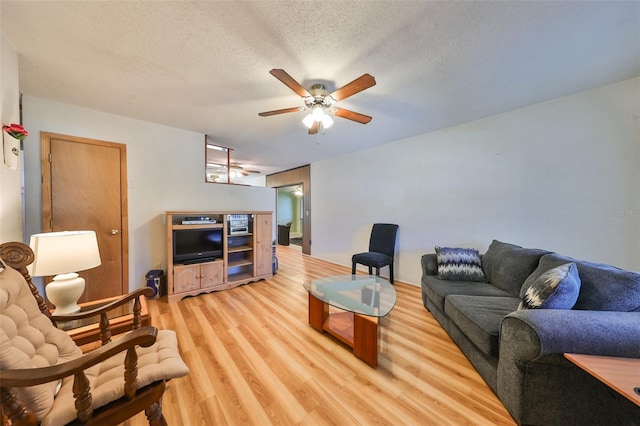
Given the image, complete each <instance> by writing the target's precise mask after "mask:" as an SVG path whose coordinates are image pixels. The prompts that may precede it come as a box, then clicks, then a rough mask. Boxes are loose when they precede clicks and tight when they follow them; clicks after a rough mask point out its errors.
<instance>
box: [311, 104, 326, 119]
mask: <svg viewBox="0 0 640 426" xmlns="http://www.w3.org/2000/svg"><path fill="white" fill-rule="evenodd" d="M311 114H312V115H313V119H314V120H315V121H318V122H319V121H321V120H322V117H323V116H324V111H323V110H322V107H319V106H315V107H313V110H312V111H311Z"/></svg>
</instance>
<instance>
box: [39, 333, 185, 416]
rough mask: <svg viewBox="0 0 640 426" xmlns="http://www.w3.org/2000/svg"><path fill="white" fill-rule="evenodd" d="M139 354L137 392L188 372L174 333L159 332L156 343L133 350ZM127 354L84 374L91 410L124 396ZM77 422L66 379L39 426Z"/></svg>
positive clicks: (71, 392) (69, 386)
mask: <svg viewBox="0 0 640 426" xmlns="http://www.w3.org/2000/svg"><path fill="white" fill-rule="evenodd" d="M136 353H137V354H138V388H142V387H144V386H146V385H148V384H150V383H153V382H155V381H158V380H168V379H173V378H178V377H182V376H185V375H186V374H187V373H188V372H189V368H188V367H187V365H186V364H185V363H184V361H182V358H181V357H180V353H179V352H178V339H177V337H176V333H175V331H173V330H159V331H158V339H157V340H156V343H155V344H153V345H152V346H149V347H148V348H141V347H138V348H136ZM125 355H126V352H122V353H120V354H118V355H117V356H114V357H112V358H109V359H108V360H106V361H104V362H102V363H100V364H98V365H96V366H94V367H91V368H89V369H87V370H85V374H86V375H87V378H88V379H89V383H90V386H91V396H92V397H93V405H94V407H102V406H103V405H106V404H108V403H109V402H111V401H115V400H116V399H118V398H120V397H122V396H124V357H125ZM75 418H76V410H75V406H74V399H73V380H72V379H71V380H68V379H65V380H64V382H63V384H62V388H61V389H60V392H59V393H58V395H57V396H56V398H55V401H54V403H53V408H52V409H51V411H50V412H49V414H48V415H47V416H46V417H45V418H44V419H43V420H42V425H43V426H44V425H61V424H67V423H69V422H70V421H72V420H74V419H75Z"/></svg>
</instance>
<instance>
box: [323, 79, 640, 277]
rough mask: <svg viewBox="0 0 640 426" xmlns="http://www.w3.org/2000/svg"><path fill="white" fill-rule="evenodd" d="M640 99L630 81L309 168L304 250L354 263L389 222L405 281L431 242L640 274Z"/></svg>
mask: <svg viewBox="0 0 640 426" xmlns="http://www.w3.org/2000/svg"><path fill="white" fill-rule="evenodd" d="M639 94H640V78H635V79H632V80H628V81H623V82H620V83H617V84H613V85H610V86H606V87H602V88H598V89H594V90H590V91H586V92H582V93H578V94H575V95H572V96H568V97H564V98H559V99H556V100H552V101H549V102H545V103H541V104H537V105H532V106H529V107H526V108H522V109H519V110H516V111H512V112H508V113H504V114H500V115H496V116H492V117H488V118H485V119H482V120H478V121H474V122H471V123H467V124H464V125H460V126H456V127H452V128H448V129H444V130H441V131H437V132H433V133H429V134H424V135H420V136H417V137H413V138H409V139H406V140H401V141H397V142H393V143H390V144H386V145H383V146H379V147H376V148H372V149H370V150H366V151H359V152H356V153H353V154H349V155H345V156H342V157H339V158H334V159H329V160H325V161H321V162H317V163H313V164H312V165H311V179H312V182H313V194H312V197H313V198H312V204H313V206H314V211H313V219H312V235H313V245H312V253H313V255H314V256H317V257H320V258H324V259H327V260H331V261H333V262H336V263H339V264H344V265H350V262H351V255H352V254H353V253H357V252H360V251H366V249H367V247H368V239H369V233H370V229H371V224H372V223H374V222H391V223H397V224H399V225H400V229H399V234H398V246H399V254H398V255H397V261H396V277H397V278H398V279H399V280H401V281H406V282H409V283H412V284H419V282H420V278H421V268H420V257H421V256H422V255H423V254H424V253H428V252H433V247H434V246H435V245H448V246H457V247H460V246H463V247H476V248H478V249H480V250H481V252H483V251H485V250H486V248H487V247H488V245H489V244H490V243H491V241H492V239H494V238H495V239H499V240H501V241H506V242H511V243H515V244H519V245H522V246H525V247H538V248H544V249H547V250H552V251H557V252H559V253H561V254H565V255H567V256H571V257H574V258H578V259H584V260H591V261H595V262H603V263H609V264H613V265H615V266H618V267H622V268H628V269H632V270H640V122H639V121H640V120H639V118H638V117H639V116H640V96H639ZM345 171H348V174H346V173H345ZM336 187H340V188H342V191H335V188H336ZM397 253H398V252H397ZM386 273H387V271H386V270H383V275H384V274H386Z"/></svg>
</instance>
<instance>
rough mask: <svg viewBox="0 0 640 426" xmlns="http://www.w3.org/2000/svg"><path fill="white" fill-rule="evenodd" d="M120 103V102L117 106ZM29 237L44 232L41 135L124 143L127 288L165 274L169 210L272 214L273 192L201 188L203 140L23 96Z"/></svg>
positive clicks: (191, 134)
mask: <svg viewBox="0 0 640 426" xmlns="http://www.w3.org/2000/svg"><path fill="white" fill-rule="evenodd" d="M124 101H126V100H123V102H124ZM23 108H24V113H23V116H24V121H25V126H26V127H27V128H28V129H29V131H31V132H32V135H33V136H30V139H31V140H30V142H31V143H28V144H26V145H25V171H26V173H25V184H26V206H27V212H26V216H27V217H26V222H27V236H30V235H31V234H34V233H36V232H40V231H41V229H42V226H41V224H42V201H41V191H42V188H41V184H40V180H41V166H40V142H39V133H40V132H41V131H44V132H53V133H61V134H65V135H71V136H79V137H86V138H91V139H97V140H103V141H109V142H117V143H122V144H126V145H127V178H128V187H127V190H128V203H129V211H128V214H129V290H133V289H136V288H138V287H141V286H143V285H144V284H145V282H144V276H145V274H146V272H147V271H148V270H149V269H155V268H156V267H157V266H158V265H160V266H161V268H162V269H165V270H166V264H167V262H166V239H165V227H164V226H165V225H164V213H165V211H167V210H200V211H207V210H208V211H213V210H261V211H274V210H275V199H276V197H275V192H274V190H273V189H271V188H264V187H253V186H237V185H224V184H213V183H205V182H204V135H202V134H200V133H195V132H189V131H185V130H180V129H175V128H171V127H166V126H161V125H158V124H154V123H148V122H144V121H139V120H134V119H130V118H127V117H122V116H117V115H113V114H106V113H103V112H99V111H93V110H89V109H85V108H79V107H74V106H70V105H65V104H60V103H56V102H51V101H47V100H44V99H39V98H34V97H30V96H24V97H23Z"/></svg>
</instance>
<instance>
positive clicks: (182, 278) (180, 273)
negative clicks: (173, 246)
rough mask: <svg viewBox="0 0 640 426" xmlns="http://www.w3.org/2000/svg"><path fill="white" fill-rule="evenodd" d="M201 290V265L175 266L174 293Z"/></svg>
mask: <svg viewBox="0 0 640 426" xmlns="http://www.w3.org/2000/svg"><path fill="white" fill-rule="evenodd" d="M199 288H200V265H174V267H173V292H174V293H182V292H185V291H189V290H196V289H199Z"/></svg>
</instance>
